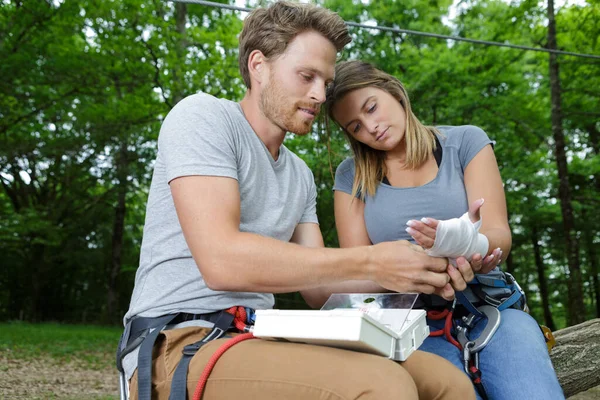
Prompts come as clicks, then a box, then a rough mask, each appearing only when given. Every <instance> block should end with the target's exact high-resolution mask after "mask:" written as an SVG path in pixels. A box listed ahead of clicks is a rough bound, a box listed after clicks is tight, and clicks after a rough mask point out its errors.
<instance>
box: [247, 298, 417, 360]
mask: <svg viewBox="0 0 600 400" xmlns="http://www.w3.org/2000/svg"><path fill="white" fill-rule="evenodd" d="M363 297H364V296H363ZM411 306H412V303H411ZM425 316H426V313H425V311H424V310H412V309H410V308H408V309H381V308H376V307H360V308H336V309H331V310H320V311H317V310H257V311H256V321H255V324H254V330H253V333H254V336H255V337H258V338H262V339H269V340H281V341H290V342H296V343H308V344H314V345H322V346H330V347H338V348H342V349H349V350H355V351H361V352H365V353H371V354H377V355H381V356H384V357H387V358H389V359H392V360H396V361H404V360H406V359H407V358H408V356H410V354H411V353H412V352H413V351H415V350H416V349H417V348H419V346H420V345H421V344H422V343H423V341H424V340H425V338H427V336H429V327H428V326H427V323H426V321H425Z"/></svg>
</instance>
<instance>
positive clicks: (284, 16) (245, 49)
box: [239, 1, 352, 89]
mask: <svg viewBox="0 0 600 400" xmlns="http://www.w3.org/2000/svg"><path fill="white" fill-rule="evenodd" d="M306 31H314V32H317V33H320V34H321V35H323V36H324V37H325V38H327V39H328V40H329V41H330V42H331V43H332V44H333V45H334V46H335V48H336V49H337V51H340V50H342V48H343V47H344V46H345V45H347V44H348V43H350V41H351V40H352V39H351V38H350V35H349V33H348V27H347V26H346V23H345V22H344V20H343V19H342V18H341V17H340V16H339V15H337V14H336V13H334V12H333V11H330V10H327V9H325V8H321V7H317V6H315V5H313V4H304V3H293V2H288V1H278V2H276V3H274V4H272V5H270V6H269V7H267V8H255V9H254V10H253V11H252V12H251V13H250V15H248V16H247V17H246V19H245V20H244V28H243V29H242V33H241V34H240V38H239V42H240V43H239V63H240V73H241V75H242V78H243V79H244V83H245V84H246V87H247V88H248V89H250V87H251V83H250V72H249V71H248V58H249V57H250V53H252V52H253V51H254V50H260V51H261V52H262V53H263V54H264V55H265V57H266V58H267V59H274V58H276V57H277V56H279V55H281V54H283V53H284V52H285V50H286V48H287V46H288V45H289V44H290V42H291V41H292V40H293V39H294V38H295V37H296V36H297V35H299V34H300V33H303V32H306Z"/></svg>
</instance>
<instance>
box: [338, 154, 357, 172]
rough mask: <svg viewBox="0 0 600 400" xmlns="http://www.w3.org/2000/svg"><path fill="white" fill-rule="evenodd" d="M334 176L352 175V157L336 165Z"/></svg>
mask: <svg viewBox="0 0 600 400" xmlns="http://www.w3.org/2000/svg"><path fill="white" fill-rule="evenodd" d="M335 173H336V175H338V174H339V175H347V174H351V175H354V157H348V158H346V159H345V160H344V161H342V162H341V163H340V165H338V167H337V169H336V172H335Z"/></svg>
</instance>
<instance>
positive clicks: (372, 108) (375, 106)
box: [367, 103, 377, 114]
mask: <svg viewBox="0 0 600 400" xmlns="http://www.w3.org/2000/svg"><path fill="white" fill-rule="evenodd" d="M376 108H377V104H375V103H373V105H372V106H371V107H369V109H368V110H367V112H368V113H369V114H371V113H372V112H373V111H375V109H376Z"/></svg>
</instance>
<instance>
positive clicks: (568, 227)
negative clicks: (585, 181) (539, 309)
mask: <svg viewBox="0 0 600 400" xmlns="http://www.w3.org/2000/svg"><path fill="white" fill-rule="evenodd" d="M548 48H549V49H551V50H556V49H557V44H556V21H555V20H554V0H548ZM549 65H550V93H551V101H552V112H551V114H552V136H553V137H554V146H555V147H554V152H555V157H556V164H557V168H558V179H559V185H558V195H559V198H560V208H561V212H562V219H563V228H564V235H565V242H566V245H567V260H568V266H569V277H568V279H567V287H568V304H569V313H568V323H569V325H574V324H578V323H580V322H583V321H585V306H584V304H583V285H582V277H581V268H580V266H579V243H578V241H577V235H576V231H575V218H574V216H573V207H572V204H571V187H570V184H569V172H568V166H567V157H566V152H565V136H564V133H563V128H562V112H561V100H560V96H561V93H560V91H561V89H560V76H559V67H558V62H557V60H556V54H554V53H550V64H549Z"/></svg>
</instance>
